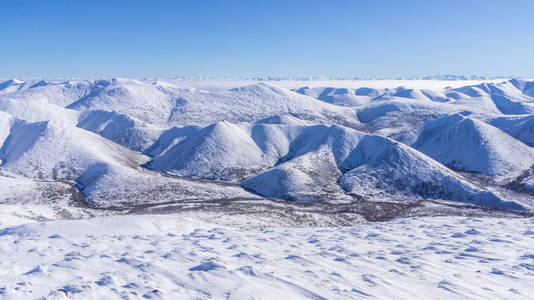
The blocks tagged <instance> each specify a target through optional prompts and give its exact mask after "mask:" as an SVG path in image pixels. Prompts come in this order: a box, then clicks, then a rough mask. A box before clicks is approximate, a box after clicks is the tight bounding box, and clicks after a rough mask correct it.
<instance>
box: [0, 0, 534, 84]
mask: <svg viewBox="0 0 534 300" xmlns="http://www.w3.org/2000/svg"><path fill="white" fill-rule="evenodd" d="M532 12H534V1H530V0H524V1H520V0H517V1H514V0H511V1H491V0H486V1H483V0H463V1H460V0H448V1H438V0H436V1H433V0H432V1H429V0H427V1H423V0H421V1H416V0H413V1H410V0H406V1H400V0H399V1H394V0H391V1H382V0H374V1H370V0H366V1H357V0H353V1H348V0H347V1H340V0H339V1H338V0H330V1H326V0H325V1H313V0H309V1H297V0H294V1H291V0H286V1H277V0H270V1H267V0H261V1H260V0H258V1H246V0H242V1H232V0H229V1H222V0H221V1H202V0H195V1H193V0H191V1H157V0H150V1H149V0H145V1H136V0H129V1H118V0H117V1H95V0H91V1H74V0H71V1H53V0H50V1H25V0H17V1H7V0H6V1H4V0H0V32H1V35H0V77H4V78H5V77H19V78H24V77H115V76H122V77H144V76H151V77H153V76H154V77H173V76H187V75H193V76H214V77H246V76H257V75H279V76H292V77H299V76H318V75H323V76H331V77H354V76H359V77H409V76H422V75H428V74H480V75H489V76H495V75H517V76H523V77H534V37H533V36H532V30H533V29H534V17H532Z"/></svg>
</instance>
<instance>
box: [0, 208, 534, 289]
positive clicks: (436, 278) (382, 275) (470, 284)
mask: <svg viewBox="0 0 534 300" xmlns="http://www.w3.org/2000/svg"><path fill="white" fill-rule="evenodd" d="M200 217H201V215H188V216H183V215H170V216H155V215H147V216H122V217H107V218H97V219H87V220H79V221H53V222H47V223H31V224H26V225H21V226H18V227H8V228H4V229H2V230H0V257H1V258H2V259H1V260H0V298H2V297H3V298H4V299H30V298H32V299H33V298H39V297H47V298H51V299H54V298H57V299H61V298H65V296H67V297H69V298H71V297H72V298H78V299H88V298H97V299H102V298H106V299H137V298H139V297H142V296H143V297H145V298H164V299H178V298H179V299H184V298H185V299H191V298H193V299H205V298H215V299H220V298H229V299H248V298H253V299H274V298H277V297H278V298H279V299H303V298H311V299H323V298H328V299H342V298H343V299H347V298H349V299H351V298H357V299H360V298H377V299H414V298H422V297H423V298H426V299H461V298H471V299H488V298H494V299H495V298H501V299H503V298H506V299H520V298H528V297H529V296H528V295H532V294H533V293H534V250H533V249H532V245H533V244H534V219H474V218H459V217H443V218H414V219H405V220H397V221H391V222H387V223H373V224H368V225H361V226H356V227H341V228H272V227H247V228H245V227H244V225H243V224H246V221H247V220H243V219H236V218H232V217H225V218H223V219H219V221H218V223H219V224H214V223H207V222H204V221H200V220H199V219H200ZM202 217H203V218H204V219H206V218H208V217H209V218H210V219H211V220H217V218H215V216H211V217H210V216H207V215H202ZM239 223H241V225H240V226H241V227H235V226H233V225H232V224H239Z"/></svg>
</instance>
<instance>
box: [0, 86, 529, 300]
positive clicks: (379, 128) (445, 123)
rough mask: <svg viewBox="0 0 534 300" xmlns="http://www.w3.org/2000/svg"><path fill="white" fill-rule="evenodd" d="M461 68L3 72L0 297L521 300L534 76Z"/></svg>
mask: <svg viewBox="0 0 534 300" xmlns="http://www.w3.org/2000/svg"><path fill="white" fill-rule="evenodd" d="M437 79H440V78H437ZM471 79H474V80H310V81H306V80H303V81H294V80H275V81H269V80H177V79H175V80H159V79H158V80H148V79H144V80H134V79H94V80H66V81H65V80H16V79H11V80H7V81H3V82H0V297H3V298H6V299H33V298H35V299H40V298H41V297H44V298H61V297H69V298H70V297H73V298H80V299H86V298H95V299H112V298H114V297H115V298H121V299H129V298H131V299H135V298H138V297H145V298H151V297H154V298H164V299H180V298H185V299H191V298H192V299H203V298H210V297H211V298H217V299H218V298H232V299H242V298H261V299H272V298H275V297H283V298H284V299H289V298H312V299H323V298H326V299H340V298H357V299H359V298H366V297H370V298H372V297H374V298H379V299H384V298H389V299H399V298H402V299H413V298H430V299H433V298H439V299H442V298H451V299H458V298H480V299H487V298H506V299H514V298H528V295H531V294H532V293H533V292H534V291H533V289H532V287H533V286H534V282H533V279H534V277H533V276H534V260H533V258H534V254H532V253H533V252H532V251H531V250H530V249H534V240H533V239H532V238H533V237H534V228H533V227H534V221H532V220H533V219H532V217H533V216H534V148H533V146H534V81H531V80H519V79H510V80H507V79H492V80H485V79H484V80H476V79H477V78H471ZM481 79H482V78H481ZM375 222H378V223H375Z"/></svg>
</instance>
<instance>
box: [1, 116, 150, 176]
mask: <svg viewBox="0 0 534 300" xmlns="http://www.w3.org/2000/svg"><path fill="white" fill-rule="evenodd" d="M0 159H1V160H2V165H1V167H2V169H3V170H6V171H11V172H13V173H17V174H20V175H24V176H26V177H28V178H35V179H52V180H60V181H61V180H74V179H76V178H77V177H78V176H80V175H81V174H82V172H83V171H84V170H85V169H87V168H88V167H90V166H91V165H93V164H108V165H116V166H120V167H122V168H134V169H135V168H138V165H139V164H141V163H143V162H145V161H146V158H145V157H144V156H143V155H141V154H139V153H135V152H133V151H131V150H128V149H126V148H124V147H122V146H119V145H117V144H115V143H113V142H110V141H108V140H106V139H104V138H102V137H100V136H98V135H95V134H93V133H90V132H88V131H85V130H83V129H80V128H77V127H74V126H69V125H65V124H61V123H55V122H51V121H46V122H36V123H29V122H26V121H22V120H16V121H15V122H14V123H13V125H12V126H11V128H10V135H9V136H8V138H6V139H5V141H4V143H3V145H2V146H1V147H0Z"/></svg>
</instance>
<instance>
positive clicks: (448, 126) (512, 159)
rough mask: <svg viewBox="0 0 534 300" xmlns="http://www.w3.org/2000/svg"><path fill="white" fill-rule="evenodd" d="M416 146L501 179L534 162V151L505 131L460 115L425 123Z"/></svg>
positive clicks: (466, 168)
mask: <svg viewBox="0 0 534 300" xmlns="http://www.w3.org/2000/svg"><path fill="white" fill-rule="evenodd" d="M412 146H413V147H414V148H415V149H417V150H419V151H421V152H422V153H425V154H426V155H428V156H430V157H432V158H434V159H436V160H437V161H439V162H441V163H443V164H445V165H447V166H450V167H452V168H455V169H460V170H464V171H471V172H478V173H482V174H486V175H489V176H492V177H495V178H497V179H501V178H502V177H505V178H506V177H508V178H509V177H514V176H517V175H519V173H521V172H522V171H523V170H525V169H528V168H530V167H531V166H532V165H534V150H533V149H532V148H530V147H528V146H526V145H525V144H523V143H521V142H520V141H518V140H516V139H514V138H512V137H511V136H509V135H508V134H506V133H505V132H503V131H501V130H499V129H498V128H496V127H493V126H491V125H489V124H486V123H484V122H482V121H479V120H476V119H472V118H469V117H464V116H462V115H459V114H455V115H449V116H443V117H441V118H438V119H435V120H432V121H429V122H427V123H425V125H424V127H423V130H422V132H421V133H420V135H419V138H418V139H417V140H416V141H415V143H414V144H413V145H412Z"/></svg>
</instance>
